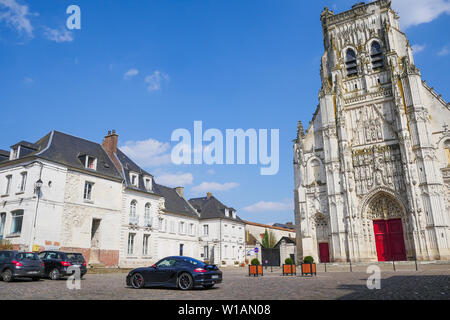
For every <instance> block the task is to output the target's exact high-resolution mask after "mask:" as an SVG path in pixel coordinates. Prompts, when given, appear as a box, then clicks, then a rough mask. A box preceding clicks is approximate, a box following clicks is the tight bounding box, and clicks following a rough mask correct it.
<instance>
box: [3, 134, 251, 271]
mask: <svg viewBox="0 0 450 320" xmlns="http://www.w3.org/2000/svg"><path fill="white" fill-rule="evenodd" d="M117 142H118V135H117V134H116V133H115V132H114V131H113V132H112V133H111V132H109V133H108V135H107V136H106V137H105V139H104V140H103V142H102V144H98V143H95V142H91V141H88V140H84V139H81V138H78V137H74V136H71V135H68V134H65V133H61V132H58V131H52V132H51V133H49V134H47V135H46V136H45V137H43V138H42V139H40V140H39V141H37V142H36V143H29V142H25V141H21V142H19V143H17V144H15V145H13V146H12V147H11V149H10V151H2V150H0V191H1V192H0V201H1V202H0V239H5V240H9V241H10V242H11V243H12V244H13V245H14V247H15V248H16V249H21V250H41V251H42V250H45V249H60V250H63V251H75V252H81V253H83V255H84V256H85V257H86V259H87V261H88V262H89V263H90V264H91V265H95V264H100V265H105V266H120V267H135V266H146V265H151V264H153V263H154V262H156V261H157V260H159V259H161V258H163V257H166V256H170V255H186V256H191V257H194V258H199V259H202V258H204V259H209V253H208V252H207V251H205V247H207V246H209V245H210V244H209V242H208V241H211V249H212V248H214V245H217V248H218V249H217V253H216V254H215V255H214V257H215V259H214V263H217V264H221V263H222V261H224V262H225V263H226V264H234V261H239V262H242V261H243V239H244V225H243V224H242V222H241V220H240V219H239V217H237V216H236V212H235V211H234V209H233V210H231V209H229V208H226V209H227V210H226V212H225V211H223V217H222V216H220V215H216V216H211V215H210V214H209V213H210V211H209V210H205V212H204V213H203V214H202V213H201V212H199V210H197V209H196V208H194V207H193V205H191V204H190V203H189V201H188V200H186V199H185V198H184V194H183V193H184V192H183V188H182V187H179V188H168V187H165V186H162V185H159V184H157V183H156V182H155V181H154V179H153V176H152V175H151V174H150V173H148V172H146V171H145V170H143V169H142V168H140V167H139V166H138V165H137V164H135V163H134V162H133V161H132V160H131V159H130V158H128V157H127V156H126V155H125V154H124V153H123V152H122V151H120V150H119V149H118V148H117ZM196 200H198V199H194V200H193V201H194V202H196ZM223 208H225V207H223ZM200 211H201V210H200ZM221 213H222V212H221ZM217 214H219V213H217ZM205 225H207V226H209V228H210V229H209V230H210V238H208V237H206V238H205V237H204V236H205V235H204V234H203V233H204V230H205V228H206V227H205ZM218 226H220V227H218ZM200 234H201V237H202V238H200V237H199V236H200ZM204 239H206V240H204ZM219 248H220V249H219Z"/></svg>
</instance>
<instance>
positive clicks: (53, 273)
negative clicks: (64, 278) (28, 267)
mask: <svg viewBox="0 0 450 320" xmlns="http://www.w3.org/2000/svg"><path fill="white" fill-rule="evenodd" d="M49 277H50V279H52V280H59V278H60V277H61V274H60V272H59V270H58V269H56V268H55V269H53V270H52V271H50V273H49Z"/></svg>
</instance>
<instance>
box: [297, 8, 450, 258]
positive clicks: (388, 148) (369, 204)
mask: <svg viewBox="0 0 450 320" xmlns="http://www.w3.org/2000/svg"><path fill="white" fill-rule="evenodd" d="M320 18H321V22H322V28H323V36H324V49H325V52H324V54H323V56H322V63H321V71H320V75H321V80H322V88H321V89H320V91H319V105H318V107H317V109H316V111H315V113H314V116H313V119H312V121H311V122H310V124H309V126H308V128H307V130H306V132H304V129H303V126H302V124H301V122H299V126H298V132H297V137H296V139H295V141H294V174H295V190H294V197H295V217H296V225H297V226H298V230H297V231H298V232H297V246H298V253H299V254H298V258H299V259H301V258H302V257H304V256H309V255H310V256H313V257H314V258H315V259H316V260H321V261H390V260H414V259H417V260H440V259H442V260H448V259H450V249H449V248H450V228H449V222H450V207H449V201H450V196H449V195H450V189H449V188H450V178H449V172H450V166H449V164H450V157H449V155H450V153H449V147H450V130H448V123H449V120H450V107H449V104H448V103H447V102H445V101H444V100H443V99H442V97H441V96H440V95H438V94H436V93H435V92H434V91H433V89H432V88H430V87H429V86H428V85H427V84H426V83H425V82H424V81H423V80H422V77H421V73H420V71H419V69H418V68H417V67H416V66H415V64H414V58H413V52H412V49H411V46H410V44H409V41H408V39H407V37H406V35H405V34H404V33H403V32H402V31H401V30H400V26H399V17H398V16H397V14H396V13H395V12H394V11H393V10H392V8H391V3H390V1H388V0H379V1H375V2H372V3H369V4H364V3H359V4H356V5H355V6H353V7H352V9H351V10H349V11H346V12H343V13H339V14H334V13H333V12H332V11H330V10H328V8H325V10H324V11H323V12H322V14H321V17H320Z"/></svg>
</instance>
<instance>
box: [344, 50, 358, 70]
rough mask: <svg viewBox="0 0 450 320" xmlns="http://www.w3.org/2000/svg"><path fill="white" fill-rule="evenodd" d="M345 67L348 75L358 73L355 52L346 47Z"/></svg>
mask: <svg viewBox="0 0 450 320" xmlns="http://www.w3.org/2000/svg"><path fill="white" fill-rule="evenodd" d="M345 68H346V70H347V76H348V77H351V76H356V75H358V63H357V62H356V54H355V51H354V50H353V49H347V52H346V54H345Z"/></svg>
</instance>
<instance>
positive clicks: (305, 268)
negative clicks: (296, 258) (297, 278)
mask: <svg viewBox="0 0 450 320" xmlns="http://www.w3.org/2000/svg"><path fill="white" fill-rule="evenodd" d="M301 267H302V276H304V275H309V276H313V275H314V276H315V275H317V273H316V264H315V263H302V264H301Z"/></svg>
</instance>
